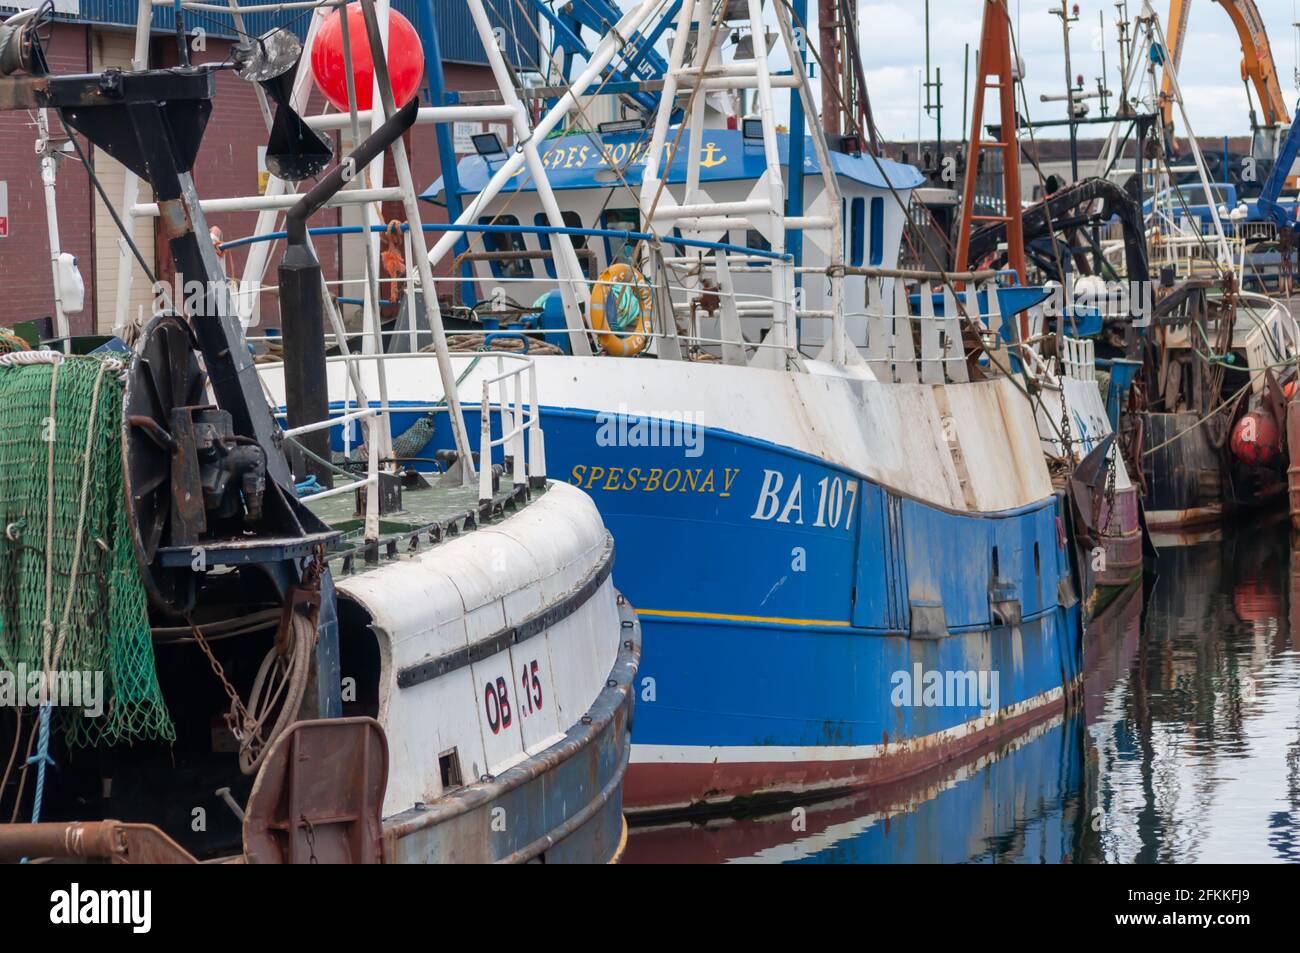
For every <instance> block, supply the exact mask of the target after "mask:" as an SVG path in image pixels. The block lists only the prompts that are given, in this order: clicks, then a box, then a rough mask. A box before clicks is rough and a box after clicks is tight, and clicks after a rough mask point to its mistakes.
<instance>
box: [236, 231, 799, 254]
mask: <svg viewBox="0 0 1300 953" xmlns="http://www.w3.org/2000/svg"><path fill="white" fill-rule="evenodd" d="M399 227H400V228H401V230H402V231H403V232H405V231H406V230H407V228H408V226H407V224H406V223H405V222H401V223H399ZM367 230H368V231H371V232H387V231H388V226H386V225H371V226H370V228H369V229H367V228H366V227H365V226H364V225H320V226H317V227H315V228H309V229H307V234H309V235H360V234H362V233H363V232H366V231H367ZM423 230H424V231H426V232H464V233H472V234H476V235H478V234H483V235H569V236H574V237H579V238H620V239H622V240H624V241H628V240H631V241H638V242H649V243H651V244H658V243H660V242H663V243H665V244H669V245H678V246H680V247H682V248H702V249H704V250H706V251H725V252H738V253H740V254H745V255H752V256H754V257H757V258H766V259H769V260H770V261H793V260H794V255H792V254H790V253H789V252H774V251H764V250H763V249H761V248H747V247H742V246H740V245H732V244H730V243H728V242H706V241H701V240H700V239H696V238H678V237H677V236H675V235H655V234H653V233H651V232H632V231H627V230H625V229H619V228H568V227H565V228H560V227H558V226H554V225H468V224H467V225H449V224H443V223H437V222H432V223H425V224H424V226H423ZM287 237H288V232H266V233H265V234H262V235H245V236H244V237H242V238H232V239H230V240H229V241H224V242H222V243H221V250H222V251H228V250H229V249H231V248H242V247H243V246H244V245H255V244H257V243H259V242H275V241H279V240H281V239H282V238H287Z"/></svg>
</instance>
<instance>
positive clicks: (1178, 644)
mask: <svg viewBox="0 0 1300 953" xmlns="http://www.w3.org/2000/svg"><path fill="white" fill-rule="evenodd" d="M1157 543H1158V544H1160V543H1170V544H1173V545H1168V546H1162V548H1161V549H1160V560H1159V573H1160V575H1159V578H1158V579H1157V580H1156V581H1155V582H1154V583H1148V587H1147V592H1145V593H1144V592H1143V591H1142V590H1141V588H1140V587H1135V588H1134V589H1132V590H1130V591H1129V592H1126V593H1125V594H1124V595H1123V596H1122V597H1121V598H1120V599H1119V600H1117V601H1116V603H1115V604H1114V605H1113V606H1112V607H1111V608H1110V609H1109V610H1108V611H1107V612H1106V613H1105V615H1104V616H1102V617H1100V618H1098V619H1097V620H1096V621H1095V622H1094V623H1093V625H1092V626H1091V627H1090V629H1089V631H1088V634H1087V644H1086V650H1085V662H1086V670H1085V680H1084V687H1083V696H1082V699H1081V701H1080V703H1079V704H1077V705H1075V706H1073V707H1072V708H1071V709H1069V710H1068V711H1067V712H1066V713H1065V714H1064V715H1063V716H1058V717H1056V718H1054V719H1052V720H1049V721H1046V722H1043V723H1041V724H1039V725H1037V726H1035V727H1034V728H1033V729H1032V730H1030V731H1028V732H1027V733H1025V734H1024V735H1021V736H1019V737H1017V738H1015V739H1014V740H1012V741H1010V742H1008V743H1006V744H1004V745H1002V746H1001V747H999V748H998V749H996V750H994V751H992V752H990V753H987V754H985V755H984V756H982V757H980V758H978V759H975V760H971V761H968V762H965V763H962V764H960V765H957V766H950V767H949V768H948V769H947V770H945V771H942V772H939V773H936V774H932V775H927V776H924V777H921V778H917V779H914V780H913V781H912V782H910V783H909V784H907V785H903V786H895V787H891V788H885V789H877V790H872V791H867V792H861V793H858V794H853V795H849V796H844V797H842V798H840V799H838V800H834V801H826V802H821V803H815V804H812V803H810V804H806V805H801V806H795V805H791V806H790V808H789V809H787V810H785V811H783V812H780V813H772V814H767V815H764V816H759V817H734V818H728V819H717V820H711V821H707V822H701V823H695V822H691V821H681V822H678V823H661V824H658V825H655V826H652V827H645V828H640V829H637V830H634V831H633V835H632V838H631V840H630V843H629V845H628V850H627V856H626V861H627V862H632V863H635V862H650V863H653V862H668V861H671V862H686V861H690V862H812V863H960V862H976V863H1018V862H1029V863H1080V862H1082V863H1095V862H1115V863H1134V862H1136V863H1150V862H1195V861H1230V862H1268V861H1297V860H1300V637H1297V636H1295V635H1293V634H1292V633H1293V632H1300V560H1296V561H1295V563H1294V565H1293V564H1292V557H1290V556H1289V541H1288V538H1287V528H1286V526H1285V525H1283V524H1281V523H1278V524H1274V525H1264V526H1252V527H1249V528H1245V529H1241V530H1237V531H1235V532H1231V533H1217V532H1216V533H1213V534H1209V535H1206V536H1201V537H1193V538H1188V537H1181V538H1178V539H1174V538H1169V539H1163V540H1157ZM1144 599H1145V600H1146V605H1145V608H1144V605H1143V602H1144ZM1293 620H1294V622H1295V626H1293V625H1292V624H1291V623H1292V621H1293Z"/></svg>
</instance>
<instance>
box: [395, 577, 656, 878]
mask: <svg viewBox="0 0 1300 953" xmlns="http://www.w3.org/2000/svg"><path fill="white" fill-rule="evenodd" d="M620 614H621V616H622V623H623V626H624V629H623V632H624V641H623V644H622V645H621V647H620V649H619V653H618V658H617V659H616V661H615V663H614V667H613V668H612V669H611V670H610V673H609V679H608V681H607V683H606V687H605V689H604V691H602V692H601V693H600V696H599V697H598V698H597V699H596V700H595V702H594V703H593V704H592V706H591V708H590V709H588V710H587V711H586V712H585V713H584V714H583V716H582V717H581V718H580V719H579V720H578V721H577V722H576V723H575V724H574V725H573V726H572V727H571V728H570V729H569V730H568V732H567V733H566V735H565V737H564V739H563V740H561V741H559V742H557V743H556V744H554V745H552V746H551V747H549V748H547V749H546V750H544V751H542V752H539V753H538V754H536V755H534V756H532V757H531V758H529V759H528V760H527V761H526V762H524V763H523V764H520V765H517V766H515V767H514V768H511V769H509V770H507V771H505V772H504V773H502V774H500V775H498V776H496V777H495V778H492V779H491V780H490V781H480V782H479V783H477V784H471V785H470V786H468V787H466V788H462V789H460V790H458V791H455V792H453V793H451V794H448V795H446V796H444V797H443V798H441V799H439V800H438V801H437V802H436V803H434V804H431V805H427V806H418V807H414V808H411V809H410V810H407V811H403V812H402V813H400V814H397V815H394V816H392V817H389V818H386V819H385V822H384V840H385V857H386V859H387V860H388V861H389V862H392V863H420V864H444V863H466V862H470V863H482V862H493V863H529V862H545V863H548V864H554V863H585V864H590V863H615V862H617V861H618V860H619V858H620V857H621V856H622V853H623V850H624V848H625V847H626V844H627V824H626V822H625V820H624V818H623V787H624V784H625V783H626V772H627V768H628V762H629V759H630V756H631V736H630V732H629V731H628V727H629V726H630V724H631V722H632V708H633V704H634V698H635V696H634V693H633V682H632V680H633V678H634V677H635V675H636V671H637V664H638V661H639V658H640V654H641V633H640V626H639V625H638V624H637V622H636V616H635V613H634V612H633V611H632V608H631V606H630V605H628V604H627V603H626V602H623V603H621V605H620Z"/></svg>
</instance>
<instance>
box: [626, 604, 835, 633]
mask: <svg viewBox="0 0 1300 953" xmlns="http://www.w3.org/2000/svg"><path fill="white" fill-rule="evenodd" d="M636 612H637V615H644V616H657V617H660V618H665V619H712V620H714V621H718V622H766V623H770V624H775V625H826V626H833V627H835V628H841V629H847V628H851V623H848V622H841V621H838V620H832V619H783V618H779V617H777V616H764V615H732V614H730V613H727V612H682V611H679V610H676V609H637V610H636Z"/></svg>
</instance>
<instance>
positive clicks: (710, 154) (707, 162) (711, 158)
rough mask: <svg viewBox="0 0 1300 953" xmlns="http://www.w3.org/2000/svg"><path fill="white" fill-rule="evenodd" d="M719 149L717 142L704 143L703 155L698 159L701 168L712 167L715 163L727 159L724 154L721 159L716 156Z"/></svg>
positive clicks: (720, 163)
mask: <svg viewBox="0 0 1300 953" xmlns="http://www.w3.org/2000/svg"><path fill="white" fill-rule="evenodd" d="M720 151H721V150H720V149H719V148H718V144H717V143H716V142H707V143H705V144H704V157H703V158H702V159H700V167H701V168H703V169H712V168H713V167H714V166H715V165H722V164H723V163H724V162H726V161H727V157H726V156H723V157H722V158H721V159H719V158H718V157H717V156H718V153H719V152H720Z"/></svg>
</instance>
